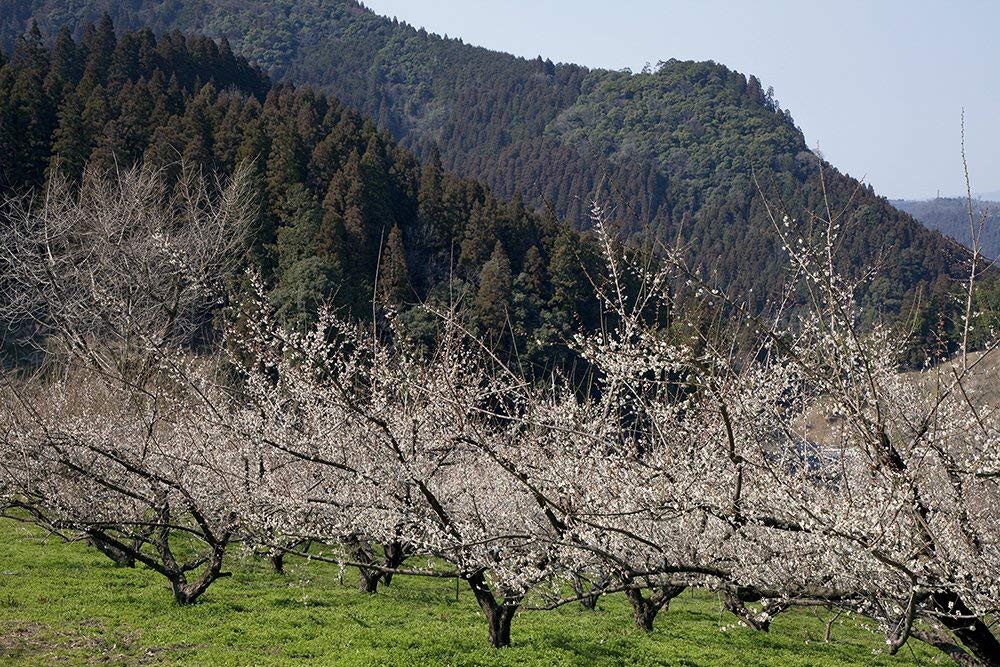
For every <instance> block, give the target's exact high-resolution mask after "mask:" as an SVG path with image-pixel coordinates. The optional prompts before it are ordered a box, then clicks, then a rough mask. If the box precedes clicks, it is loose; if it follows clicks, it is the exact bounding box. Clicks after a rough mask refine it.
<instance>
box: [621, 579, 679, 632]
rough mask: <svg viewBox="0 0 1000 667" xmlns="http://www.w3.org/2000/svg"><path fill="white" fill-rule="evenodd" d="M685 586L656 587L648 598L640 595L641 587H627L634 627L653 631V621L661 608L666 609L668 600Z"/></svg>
mask: <svg viewBox="0 0 1000 667" xmlns="http://www.w3.org/2000/svg"><path fill="white" fill-rule="evenodd" d="M685 588H686V587H685V586H661V587H659V588H657V589H656V590H655V591H654V592H653V594H652V595H650V596H649V599H646V598H645V597H643V595H642V589H641V588H629V589H627V590H626V591H625V595H626V597H628V601H629V603H630V604H631V605H632V620H633V621H634V622H635V627H637V628H639V629H640V630H642V631H643V632H652V631H653V621H654V620H655V619H656V615H657V614H658V613H660V610H661V609H667V608H669V606H670V601H671V600H673V599H674V598H675V597H677V596H678V595H680V594H681V592H682V591H683V590H684V589H685Z"/></svg>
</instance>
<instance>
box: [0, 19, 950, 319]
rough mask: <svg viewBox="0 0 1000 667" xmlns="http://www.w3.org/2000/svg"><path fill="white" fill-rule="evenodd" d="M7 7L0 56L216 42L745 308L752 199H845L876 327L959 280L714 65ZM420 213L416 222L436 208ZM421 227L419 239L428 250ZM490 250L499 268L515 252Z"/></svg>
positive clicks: (758, 269) (275, 23)
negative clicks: (107, 44) (597, 204)
mask: <svg viewBox="0 0 1000 667" xmlns="http://www.w3.org/2000/svg"><path fill="white" fill-rule="evenodd" d="M14 4H15V8H14V9H13V10H12V11H11V12H10V18H9V19H8V20H6V21H3V22H0V44H6V45H11V44H13V41H14V39H15V38H16V36H17V35H19V34H21V33H22V32H23V31H24V30H26V29H27V27H28V23H27V22H28V21H29V20H30V17H36V18H38V19H39V21H40V22H41V25H42V29H43V33H44V34H55V31H56V29H57V28H58V27H60V26H66V25H69V26H70V27H73V28H75V29H77V30H79V26H80V25H82V22H84V21H87V20H97V19H98V18H100V12H101V11H103V9H104V7H105V6H106V5H109V4H111V5H115V6H113V7H110V10H111V11H112V16H113V18H115V19H116V20H117V21H125V22H128V23H130V24H131V25H134V26H138V25H140V24H142V25H149V26H151V27H152V28H153V29H154V30H155V31H157V32H160V33H163V32H168V31H170V30H174V29H182V30H199V31H207V32H208V33H209V34H213V35H218V36H226V37H228V38H229V39H230V40H232V43H233V45H234V48H235V50H236V51H237V52H239V53H241V54H242V55H244V56H247V57H248V58H250V59H251V60H252V61H254V62H257V63H258V64H260V65H261V66H262V67H263V68H264V70H265V71H268V72H270V73H271V74H273V75H275V76H278V77H284V78H286V79H287V80H290V81H295V82H298V83H309V84H312V85H315V86H317V87H322V88H324V89H326V90H329V91H331V92H332V93H334V94H336V95H337V96H338V98H340V99H341V100H342V101H343V102H344V103H345V104H347V105H348V106H350V107H352V108H355V109H358V110H359V111H360V112H361V113H362V114H363V115H364V116H366V117H368V118H370V119H372V120H373V121H375V122H377V124H378V126H379V127H380V128H383V129H385V130H388V131H389V132H391V133H392V134H393V135H395V136H396V137H397V138H399V139H401V141H402V143H403V144H404V145H405V146H407V147H409V148H410V149H412V150H414V152H415V154H416V155H417V156H418V157H419V158H420V159H421V160H423V161H424V162H425V163H428V164H429V163H431V162H437V161H439V163H440V165H442V166H443V167H444V168H446V169H451V170H453V171H455V172H457V173H459V174H462V175H464V176H466V177H472V178H478V179H481V180H482V181H483V182H484V183H486V184H488V185H489V186H490V187H491V188H492V189H493V191H494V192H495V193H496V194H497V195H498V196H500V197H502V198H506V199H511V198H513V197H514V196H515V195H516V194H520V195H521V196H523V197H524V200H525V201H526V202H528V203H529V205H530V207H532V208H534V207H536V206H539V205H541V204H543V203H546V202H549V203H551V204H552V205H553V207H554V209H555V211H556V213H557V214H558V215H559V216H560V217H562V218H564V219H567V220H568V221H569V222H570V223H571V224H572V225H574V226H575V227H577V228H586V227H587V226H588V224H589V217H588V214H589V206H590V203H591V200H592V199H593V198H594V197H598V198H600V199H602V200H603V201H604V202H605V203H610V204H612V205H613V214H612V217H613V218H614V220H613V221H614V222H615V223H617V224H618V225H619V228H620V231H621V232H622V233H623V234H624V235H626V236H643V237H646V238H647V239H648V240H649V241H651V242H653V243H654V244H655V243H667V244H670V245H672V244H674V243H676V242H680V243H682V244H684V247H685V248H686V249H687V255H688V259H689V260H690V262H691V263H692V265H694V266H695V267H696V268H697V270H698V271H700V272H701V273H702V274H703V275H704V276H705V277H707V278H710V279H711V280H712V282H714V283H717V284H718V285H719V286H722V287H728V288H731V289H732V291H734V292H735V293H738V294H739V295H740V296H741V297H745V298H748V299H749V300H750V302H751V303H752V305H754V306H756V307H764V305H765V304H766V303H767V301H768V300H769V299H773V298H775V297H776V296H777V295H778V294H780V292H781V291H782V288H783V284H784V281H785V277H786V276H785V274H784V271H783V269H782V267H783V265H784V264H783V259H782V257H781V249H780V247H779V245H778V244H777V243H776V241H775V235H774V234H773V231H772V229H771V221H770V219H769V217H768V216H767V212H766V207H765V206H764V198H763V197H762V196H761V194H760V192H759V190H758V187H759V188H760V189H761V190H763V192H764V193H765V195H766V196H767V197H768V198H770V199H771V200H772V201H781V202H782V203H783V205H784V206H785V207H786V208H787V209H788V213H789V214H790V215H792V216H793V217H796V218H799V219H805V218H806V217H807V215H808V210H809V209H812V208H816V207H820V206H824V205H825V201H826V200H829V202H830V204H831V206H832V207H833V208H834V209H840V208H842V207H846V206H847V205H848V204H849V203H850V206H849V213H848V214H847V215H846V216H845V217H844V219H843V220H842V222H843V223H844V229H845V232H844V236H845V238H844V243H843V247H842V248H841V253H840V255H841V256H840V257H839V264H840V268H841V269H842V270H843V271H844V272H846V273H848V274H850V273H855V272H857V271H859V270H861V269H862V268H867V267H869V266H870V265H871V264H873V263H875V262H879V263H881V265H882V266H884V267H885V268H884V270H883V273H882V275H881V280H880V282H879V283H878V284H877V285H875V286H873V289H872V290H870V291H869V293H868V294H866V295H864V298H865V302H866V303H867V304H869V305H870V306H871V311H872V313H873V314H874V313H875V312H878V311H885V312H888V313H895V312H898V310H899V308H900V306H901V304H902V301H903V298H904V296H906V295H907V294H908V293H911V292H912V290H913V289H914V288H915V287H916V286H917V284H918V283H920V282H921V281H923V282H925V283H928V284H929V283H932V282H933V281H934V280H935V279H936V278H937V277H938V276H939V275H942V274H944V275H948V276H950V277H952V278H955V277H957V276H958V273H959V272H960V271H961V268H960V260H961V251H960V250H958V249H956V248H954V247H952V246H951V245H949V244H948V243H947V242H946V241H945V240H944V239H942V238H941V237H940V236H938V235H935V234H933V233H930V232H927V231H926V230H924V229H922V228H921V227H920V226H919V225H916V224H915V223H914V222H913V221H912V220H910V219H909V218H907V217H906V216H903V215H900V214H899V213H898V212H897V211H895V210H894V209H892V208H891V207H889V206H888V205H887V204H886V203H885V202H884V201H883V200H881V199H880V198H878V197H876V196H875V194H874V193H873V192H872V191H871V190H870V189H868V188H863V187H859V184H858V183H857V181H855V180H854V179H851V178H849V177H846V176H843V175H841V174H839V173H837V172H836V170H834V169H833V168H832V167H830V166H829V165H827V166H826V179H827V185H828V188H827V193H826V197H824V196H823V192H822V189H821V187H820V179H819V170H820V167H821V165H822V162H821V160H820V159H819V158H818V157H817V156H816V155H814V154H813V153H812V152H811V151H809V150H808V148H807V146H806V145H805V142H804V139H803V136H802V134H801V132H800V131H799V130H798V129H797V128H796V127H795V125H794V123H793V122H792V120H791V117H790V115H789V113H788V112H787V111H783V110H782V109H781V108H780V107H779V105H778V103H777V102H776V101H775V99H774V97H773V95H772V94H771V92H770V91H767V92H765V91H764V89H763V87H762V85H761V83H760V81H759V80H757V79H756V78H755V77H753V76H750V77H747V76H745V75H743V74H740V73H738V72H734V71H731V70H729V69H727V68H725V67H723V66H721V65H717V64H715V63H712V62H703V63H695V62H679V61H674V60H671V61H667V62H663V63H660V65H659V66H658V67H657V68H655V69H653V70H650V71H644V72H643V73H639V74H631V73H628V72H611V71H605V70H588V69H586V68H583V67H579V66H576V65H564V64H560V65H555V64H553V63H551V62H549V61H545V60H543V59H542V58H537V59H534V60H527V59H523V58H516V57H513V56H509V55H506V54H502V53H497V52H493V51H489V50H486V49H482V48H476V47H472V46H469V45H466V44H464V43H462V42H461V41H460V40H455V39H447V38H441V37H438V36H435V35H430V34H428V33H427V32H426V31H423V30H416V29H414V28H412V27H410V26H408V25H406V24H403V23H399V22H397V21H393V20H389V19H385V18H382V17H379V16H377V15H375V14H374V13H372V12H370V11H368V10H367V9H365V8H364V7H363V6H362V5H360V4H358V3H356V2H355V1H354V0H294V1H293V0H213V1H211V2H209V1H208V0H171V1H169V2H163V1H162V0H130V1H129V2H127V3H106V2H103V1H102V0H80V1H77V2H69V1H68V0H29V1H26V0H19V1H18V2H15V3H14ZM323 151H324V152H329V147H324V148H323ZM358 151H359V153H360V154H362V155H363V154H364V153H365V147H360V148H358ZM325 176H327V174H325V173H324V175H323V177H325ZM323 177H320V178H321V179H322V178H323ZM419 204H420V206H421V210H424V211H426V210H429V208H428V207H430V206H434V205H436V204H435V197H434V196H428V197H427V200H426V201H421V202H419ZM361 213H362V216H361V217H362V218H364V216H365V215H370V214H369V213H365V212H364V211H361ZM481 213H482V212H477V215H479V214H481ZM488 215H492V214H488ZM396 222H398V221H392V223H389V224H388V226H387V227H386V229H390V228H391V226H392V224H395V223H396ZM449 222H452V221H449ZM346 224H347V226H348V229H350V228H351V224H352V223H350V222H347V223H346ZM474 229H475V232H474V234H473V235H472V237H471V238H462V241H461V259H460V262H459V264H460V268H461V271H462V273H463V275H464V276H465V277H467V278H471V279H474V277H475V275H476V274H477V273H478V270H479V268H480V267H481V266H482V263H483V262H485V261H486V259H488V257H489V254H490V252H491V251H492V247H493V243H492V241H489V233H488V231H487V232H486V233H483V232H482V230H480V226H479V224H477V225H475V226H474ZM371 231H372V232H373V233H374V234H375V235H376V236H377V235H378V233H379V232H380V229H378V228H376V229H373V230H371ZM426 231H429V230H426V229H425V233H424V234H422V235H421V236H422V239H423V240H421V241H420V242H421V243H423V242H428V243H434V241H430V240H428V239H430V238H431V237H432V235H431V234H429V233H426ZM476 234H479V235H480V237H481V238H478V237H476ZM444 238H446V239H451V238H454V236H453V235H451V234H446V235H444ZM529 245H530V244H529ZM504 246H505V248H506V249H507V251H508V252H509V253H511V256H514V254H515V250H517V251H518V252H520V251H525V252H526V251H527V247H528V246H524V247H522V248H517V249H515V248H514V247H513V246H512V245H511V244H510V243H508V239H504ZM365 259H367V260H370V258H365ZM911 297H912V294H911Z"/></svg>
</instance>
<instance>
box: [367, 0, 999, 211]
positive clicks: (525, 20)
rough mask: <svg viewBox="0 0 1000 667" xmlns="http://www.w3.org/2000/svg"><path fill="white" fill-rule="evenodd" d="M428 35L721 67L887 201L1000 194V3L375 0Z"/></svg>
mask: <svg viewBox="0 0 1000 667" xmlns="http://www.w3.org/2000/svg"><path fill="white" fill-rule="evenodd" d="M365 4H366V5H367V6H368V7H370V8H371V9H373V10H374V11H376V12H378V13H379V14H383V15H386V16H396V17H398V18H399V19H400V20H404V21H406V22H407V23H410V24H412V25H414V26H416V27H424V28H426V29H427V30H428V31H430V32H434V33H438V34H447V35H449V36H451V37H461V38H462V39H463V40H465V42H466V43H471V44H477V45H480V46H485V47H488V48H491V49H495V50H499V51H506V52H508V53H514V54H516V55H521V56H526V57H532V58H533V57H535V56H537V55H542V56H544V57H547V58H551V59H552V60H553V61H554V62H574V63H579V64H582V65H588V66H591V67H603V68H608V69H621V68H625V67H628V68H631V69H632V70H634V71H638V70H640V69H641V68H642V67H643V65H644V64H645V63H647V62H649V63H651V64H653V65H655V64H656V62H657V61H659V60H669V59H670V58H678V59H681V60H714V61H716V62H719V63H722V64H724V65H726V66H728V67H730V68H732V69H735V70H737V71H740V72H744V73H746V74H756V75H757V76H758V77H759V78H760V79H761V82H762V83H763V85H764V87H765V88H767V87H768V86H774V91H775V97H776V98H777V99H778V101H779V103H780V104H781V106H782V107H783V108H787V109H790V110H791V112H792V117H793V118H794V119H795V122H796V124H798V126H799V127H801V128H802V130H803V132H804V133H805V136H806V141H807V142H808V143H809V145H810V147H813V148H816V147H817V146H818V147H819V149H820V151H822V153H823V155H824V156H825V157H826V158H827V159H828V160H830V162H832V163H833V164H834V165H836V166H837V167H839V168H840V169H841V170H843V171H846V172H847V173H849V174H850V175H852V176H855V177H857V178H862V177H863V178H864V180H865V181H866V182H869V183H871V184H872V185H873V186H874V187H875V189H876V190H877V191H878V192H879V194H883V195H886V196H888V197H890V198H927V197H933V196H934V195H935V194H936V193H937V192H938V190H940V191H941V194H942V196H944V195H955V194H958V193H960V192H964V189H965V185H964V180H963V175H962V164H961V157H960V151H961V147H960V118H961V111H962V107H963V106H964V107H965V115H966V139H967V152H968V155H969V171H970V175H971V179H972V189H973V192H990V191H997V190H1000V161H998V160H997V159H996V156H997V155H1000V76H998V75H997V69H996V68H997V67H998V65H1000V2H997V1H996V0H994V1H993V2H988V1H985V0H964V1H962V2H938V3H934V2H927V1H926V0H906V1H904V0H869V1H868V2H862V1H859V0H838V1H837V2H830V1H825V2H815V1H808V2H807V1H804V0H800V1H792V0H784V1H779V0H753V1H748V2H736V1H735V0H730V1H725V0H705V1H702V2H696V1H694V0H502V1H499V2H498V1H496V0H493V1H491V2H486V1H485V0H365Z"/></svg>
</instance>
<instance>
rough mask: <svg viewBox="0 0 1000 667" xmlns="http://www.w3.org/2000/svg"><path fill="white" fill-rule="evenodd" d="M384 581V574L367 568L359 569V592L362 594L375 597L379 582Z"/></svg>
mask: <svg viewBox="0 0 1000 667" xmlns="http://www.w3.org/2000/svg"><path fill="white" fill-rule="evenodd" d="M381 579H382V572H380V571H379V570H373V569H371V568H367V567H359V568H358V590H359V591H361V592H362V593H367V594H369V595H374V594H375V593H377V592H378V582H379V581H381Z"/></svg>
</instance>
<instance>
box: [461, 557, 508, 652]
mask: <svg viewBox="0 0 1000 667" xmlns="http://www.w3.org/2000/svg"><path fill="white" fill-rule="evenodd" d="M466 581H468V582H469V586H470V587H471V588H472V593H473V595H475V596H476V602H478V603H479V608H480V609H482V610H483V614H484V615H485V616H486V622H487V623H488V624H489V633H490V634H489V636H490V646H492V647H493V648H507V647H508V646H510V625H511V621H513V619H514V614H515V612H517V607H518V605H519V604H520V602H521V596H505V597H504V599H503V601H502V602H497V600H496V598H495V597H494V596H493V593H492V591H490V589H489V586H488V585H487V584H486V579H485V577H484V576H483V574H482V573H481V572H477V573H476V574H474V575H471V576H469V577H466Z"/></svg>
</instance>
